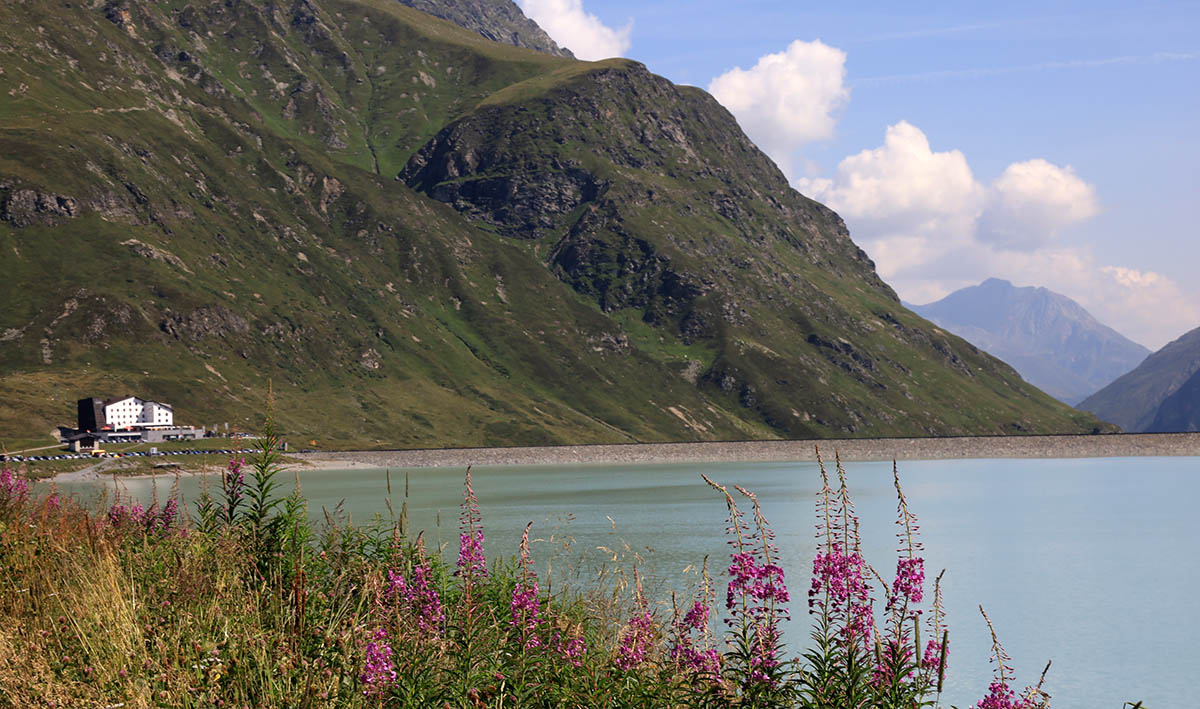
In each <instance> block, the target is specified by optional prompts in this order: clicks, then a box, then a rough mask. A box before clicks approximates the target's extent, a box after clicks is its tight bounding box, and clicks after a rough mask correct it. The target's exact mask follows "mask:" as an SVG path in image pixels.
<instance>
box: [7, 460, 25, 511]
mask: <svg viewBox="0 0 1200 709" xmlns="http://www.w3.org/2000/svg"><path fill="white" fill-rule="evenodd" d="M28 496H29V483H28V482H27V481H26V480H25V479H24V478H22V477H20V476H19V475H17V474H16V473H15V472H13V469H12V468H10V467H8V465H7V464H5V465H3V466H0V503H4V504H8V503H19V502H23V501H24V500H25V498H26V497H28Z"/></svg>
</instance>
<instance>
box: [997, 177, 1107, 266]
mask: <svg viewBox="0 0 1200 709" xmlns="http://www.w3.org/2000/svg"><path fill="white" fill-rule="evenodd" d="M1099 213H1100V202H1099V199H1098V198H1097V196H1096V189H1095V188H1094V187H1092V186H1091V185H1089V184H1088V183H1086V182H1084V181H1083V180H1081V179H1079V178H1078V177H1076V176H1075V171H1074V170H1073V169H1072V168H1071V167H1070V166H1069V165H1068V166H1067V167H1065V168H1062V167H1058V166H1057V165H1052V164H1050V163H1048V162H1046V161H1045V160H1040V159H1039V160H1028V161H1026V162H1018V163H1013V164H1012V165H1009V166H1008V168H1007V169H1005V170H1004V173H1003V174H1001V175H1000V177H998V178H996V180H995V181H994V182H992V185H991V190H990V194H989V199H988V205H987V208H986V209H985V210H984V213H983V216H982V218H981V219H980V224H979V236H980V238H981V239H984V240H986V241H990V242H992V243H995V244H997V245H999V246H1003V247H1008V248H1013V249H1025V250H1028V249H1035V248H1037V247H1038V246H1040V245H1042V244H1044V243H1047V242H1049V241H1051V240H1052V239H1054V237H1056V236H1057V235H1058V232H1059V230H1061V229H1063V228H1065V227H1068V226H1070V225H1072V224H1075V223H1076V222H1081V221H1084V220H1086V219H1090V218H1091V217H1094V216H1096V215H1097V214H1099Z"/></svg>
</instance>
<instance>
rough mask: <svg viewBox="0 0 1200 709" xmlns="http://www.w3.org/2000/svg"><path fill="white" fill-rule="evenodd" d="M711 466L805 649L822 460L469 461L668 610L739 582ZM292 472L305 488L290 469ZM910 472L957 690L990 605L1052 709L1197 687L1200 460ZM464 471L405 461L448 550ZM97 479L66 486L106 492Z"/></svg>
mask: <svg viewBox="0 0 1200 709" xmlns="http://www.w3.org/2000/svg"><path fill="white" fill-rule="evenodd" d="M845 467H846V469H847V472H848V480H849V487H850V490H851V493H852V495H853V498H854V502H855V504H856V507H857V510H858V514H859V517H860V518H861V520H862V537H863V550H864V554H865V556H866V558H867V561H868V562H869V563H871V564H872V565H873V566H874V567H875V568H876V569H878V570H879V572H880V573H882V574H883V575H884V577H885V578H887V579H888V580H889V581H890V580H891V578H892V577H893V575H894V572H895V562H896V553H895V550H896V546H897V539H896V536H895V533H896V529H897V528H896V524H895V518H896V498H895V493H894V490H893V488H892V466H891V463H849V464H847V465H846V466H845ZM701 473H705V474H707V475H708V476H709V477H711V478H713V479H715V480H716V481H718V482H721V483H724V484H726V485H730V486H732V485H733V484H738V485H742V486H744V487H746V488H748V489H749V490H751V491H752V492H755V493H756V494H757V495H758V497H759V499H760V500H761V502H762V504H763V508H764V512H765V514H766V516H767V519H768V520H769V521H770V523H771V525H772V527H773V528H774V530H775V532H776V535H777V539H776V541H777V543H778V545H779V547H780V551H781V555H782V565H783V566H784V568H785V570H786V572H787V581H788V585H789V587H790V589H791V593H792V602H791V604H790V606H791V612H792V617H793V620H792V621H791V623H790V624H789V626H788V628H787V630H786V636H785V637H786V638H787V640H788V650H789V656H791V655H794V654H799V653H800V651H801V650H802V649H803V646H804V643H805V642H806V640H807V637H808V629H809V621H808V613H807V603H806V599H807V593H806V592H807V589H808V585H809V580H810V573H811V566H812V558H813V553H814V551H815V547H816V540H815V538H814V523H815V512H814V510H815V508H814V505H815V501H816V494H817V491H818V490H819V489H820V477H819V474H818V469H817V466H816V464H814V463H734V464H731V463H723V464H686V465H629V466H609V465H577V466H533V467H486V468H484V467H480V468H474V469H473V472H472V478H473V481H474V487H475V490H476V493H477V494H478V497H479V502H480V507H481V509H482V511H483V516H484V528H485V532H486V535H487V543H486V549H487V552H488V555H489V557H493V556H495V555H512V554H514V553H515V552H516V549H517V542H518V540H519V538H520V533H521V530H522V529H523V528H524V526H525V524H526V523H528V522H531V521H532V522H533V523H534V524H533V531H532V535H531V536H532V537H533V538H536V539H538V540H539V541H537V542H536V543H535V544H534V545H533V553H534V557H535V559H536V561H537V562H538V568H539V570H540V572H541V573H543V574H545V572H546V569H547V565H548V564H549V565H550V566H551V567H552V569H553V576H554V577H555V579H557V580H556V581H555V584H561V583H563V582H564V579H565V580H567V581H568V582H570V583H572V584H573V585H577V586H578V585H586V584H588V583H592V582H593V581H592V580H593V579H594V578H595V577H596V571H595V570H596V569H597V568H599V567H600V566H601V565H605V564H607V567H608V568H609V576H608V578H609V579H610V580H614V579H617V578H619V573H622V572H623V573H625V574H626V576H628V574H629V570H630V569H631V567H632V564H633V561H634V558H633V554H634V553H635V552H636V553H637V555H638V557H640V558H641V561H640V562H639V569H640V570H641V571H642V573H643V574H644V575H645V576H646V578H647V582H648V589H649V590H650V593H651V595H652V598H656V599H657V600H658V601H661V602H664V603H665V604H666V606H667V608H666V612H667V613H668V614H669V604H670V591H671V590H672V589H676V590H678V592H679V593H681V594H684V596H685V597H686V596H687V595H690V594H691V593H692V592H693V591H692V589H694V588H695V584H696V583H697V582H698V576H697V567H698V566H699V565H700V564H701V562H702V560H703V559H704V557H705V556H706V555H708V556H709V558H710V562H709V563H710V569H711V570H712V572H713V574H714V576H715V577H716V578H717V581H718V583H719V584H720V585H719V587H718V588H719V591H718V597H719V598H722V599H723V597H724V593H723V575H722V573H723V570H724V567H725V566H727V563H726V560H727V559H728V553H729V551H728V547H727V546H726V544H725V536H724V527H725V514H726V513H725V504H724V501H723V499H722V498H721V497H720V496H719V495H718V494H717V493H715V492H714V491H712V490H711V489H709V488H708V487H707V486H706V485H705V484H704V482H703V481H702V480H701V479H700V474H701ZM283 477H286V479H287V482H288V485H287V486H285V489H286V490H290V487H291V481H292V479H293V475H292V474H291V473H286V474H284V476H283ZM390 477H391V486H392V493H391V503H392V509H393V510H394V512H395V514H396V515H399V513H400V509H401V503H402V502H403V501H404V499H405V484H406V482H405V481H406V476H405V471H404V470H403V469H393V470H391V471H390ZM900 479H901V483H902V484H903V487H904V491H905V494H906V496H907V497H908V501H909V506H910V509H911V510H912V511H913V512H914V513H915V514H916V515H917V517H918V519H919V523H920V525H921V539H922V541H923V542H924V545H925V552H924V556H925V559H926V578H927V585H926V593H927V601H926V604H925V605H926V606H928V601H929V599H930V597H931V596H932V581H933V578H934V577H935V576H936V575H937V573H938V571H939V570H941V569H943V568H945V569H946V574H945V578H944V580H943V594H944V597H945V605H946V609H947V622H948V624H949V626H950V657H949V670H948V675H947V682H946V693H945V694H944V695H943V706H947V707H948V706H950V705H951V704H954V705H957V706H959V707H963V708H964V709H965V707H967V706H974V704H975V702H977V701H978V700H979V699H980V698H981V697H982V696H983V695H984V693H985V692H986V689H987V686H988V683H989V682H990V678H991V666H990V665H989V655H990V638H989V635H988V631H987V627H986V625H985V624H984V621H983V618H982V617H981V616H980V614H979V610H978V606H979V605H980V604H982V605H983V606H984V608H985V609H986V610H987V612H988V614H989V615H990V616H991V618H992V620H993V622H994V623H995V625H996V628H997V631H998V633H999V635H1000V639H1001V641H1002V642H1003V644H1004V647H1005V649H1006V650H1007V651H1008V654H1009V655H1011V656H1012V658H1013V660H1012V664H1013V665H1014V667H1015V668H1016V671H1017V682H1016V684H1017V685H1019V687H1023V686H1024V685H1025V684H1031V683H1034V682H1036V680H1037V676H1038V674H1039V673H1040V672H1041V671H1042V668H1043V667H1044V666H1045V665H1046V662H1047V660H1053V666H1052V667H1051V669H1050V673H1049V675H1048V677H1047V682H1046V686H1045V688H1046V690H1047V691H1048V692H1049V693H1050V694H1051V695H1052V697H1053V700H1052V706H1054V707H1055V708H1056V709H1070V708H1074V707H1079V708H1098V707H1112V708H1113V709H1119V708H1120V707H1121V705H1122V702H1124V701H1137V700H1142V701H1144V702H1145V705H1146V706H1147V707H1149V708H1150V709H1168V708H1171V707H1185V706H1194V705H1195V704H1196V699H1195V696H1196V690H1195V686H1194V681H1193V679H1194V672H1195V670H1196V667H1197V666H1200V651H1198V650H1197V649H1196V644H1197V642H1200V615H1198V613H1197V610H1198V609H1200V603H1198V602H1197V598H1198V597H1200V596H1198V590H1200V515H1198V514H1197V513H1196V505H1197V501H1198V500H1200V458H1103V459H1070V460H1010V459H1006V460H943V461H905V462H903V463H901V464H900ZM215 480H216V478H210V481H215ZM300 481H301V485H302V488H303V491H304V493H305V495H306V497H307V498H308V500H309V512H310V515H311V516H312V517H313V518H314V519H315V520H322V519H324V515H323V513H322V508H324V509H326V510H333V509H334V508H335V507H337V506H338V504H339V503H341V507H342V509H343V510H344V512H345V513H347V514H348V515H350V516H351V517H352V519H353V522H354V523H355V524H362V523H367V522H370V520H371V519H372V518H373V517H374V516H375V515H380V516H382V517H383V518H384V519H388V518H389V517H390V513H389V510H388V505H387V500H388V491H387V484H386V474H385V471H384V470H353V471H308V472H302V473H300ZM172 482H173V479H171V478H165V477H164V478H158V479H157V481H153V480H150V479H136V480H125V481H122V483H121V484H122V485H123V486H124V487H125V488H126V491H127V492H128V494H130V495H133V496H135V497H139V498H142V499H149V498H150V497H151V495H152V494H153V492H152V490H153V486H154V485H155V484H157V486H158V494H159V495H160V496H162V495H164V494H166V492H167V491H168V490H169V488H170V486H171V484H172ZM462 482H463V469H459V468H454V469H441V468H439V469H414V470H411V471H409V472H408V475H407V485H408V497H407V503H408V514H409V519H410V523H411V526H412V528H413V530H414V531H415V530H417V529H424V530H426V531H425V535H426V536H425V538H426V540H427V541H428V542H429V544H430V546H437V545H438V544H439V543H444V544H445V545H446V554H447V555H452V554H455V553H457V519H458V504H459V502H460V501H461V499H462ZM216 484H217V485H219V483H216ZM100 485H101V483H91V484H76V485H71V486H60V487H61V489H63V490H64V491H69V492H78V493H80V494H82V495H93V494H95V492H96V491H97V490H98V488H99V487H100ZM103 485H104V486H106V487H109V488H111V486H112V482H111V481H109V482H106V483H103ZM200 485H201V479H200V478H198V477H188V478H183V479H182V480H181V482H180V487H181V491H182V493H183V496H184V497H185V499H186V500H188V501H194V500H195V499H196V496H197V494H198V491H199V488H200ZM731 489H732V488H731ZM747 509H749V507H748V505H747ZM564 544H569V545H570V551H569V552H566V551H565V550H564ZM599 547H604V548H605V549H609V550H612V552H613V553H614V554H615V555H616V556H617V557H618V559H617V561H616V562H612V561H611V559H612V557H611V556H610V554H609V552H606V551H603V550H601V549H599ZM618 570H619V571H618ZM877 596H878V594H877ZM878 605H879V606H882V603H879V604H878ZM1019 687H1018V688H1019Z"/></svg>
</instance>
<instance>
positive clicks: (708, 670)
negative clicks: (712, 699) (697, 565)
mask: <svg viewBox="0 0 1200 709" xmlns="http://www.w3.org/2000/svg"><path fill="white" fill-rule="evenodd" d="M707 562H708V560H707V559H705V568H704V585H703V586H702V587H701V589H700V593H699V594H698V598H697V599H696V600H695V601H693V602H692V606H691V608H688V610H687V612H686V613H684V614H683V617H682V618H680V617H679V613H678V611H676V614H675V621H674V623H673V628H672V630H673V635H674V638H673V642H672V643H671V655H670V656H671V660H672V661H673V662H674V663H675V665H676V666H677V667H679V668H680V669H682V670H684V671H686V672H691V673H693V674H698V675H706V676H709V677H716V676H717V674H718V673H719V672H720V668H721V654H720V653H719V652H717V651H716V650H715V649H713V648H712V647H711V646H710V643H709V640H710V638H709V627H708V620H709V616H710V615H712V608H711V607H710V606H709V603H711V601H712V591H711V587H710V585H709V577H708V564H707ZM693 633H696V634H697V637H693Z"/></svg>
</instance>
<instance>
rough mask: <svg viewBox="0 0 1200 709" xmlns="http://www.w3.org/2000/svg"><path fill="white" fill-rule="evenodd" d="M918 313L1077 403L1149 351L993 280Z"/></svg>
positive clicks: (1078, 310)
mask: <svg viewBox="0 0 1200 709" xmlns="http://www.w3.org/2000/svg"><path fill="white" fill-rule="evenodd" d="M909 307H910V308H911V309H912V310H913V311H914V312H916V313H918V314H920V315H922V316H924V317H926V318H928V319H929V320H931V321H933V322H935V323H937V324H938V325H940V326H942V327H944V328H946V329H947V330H950V331H951V332H953V333H955V334H956V335H959V336H960V337H963V338H965V339H966V340H968V341H969V342H971V343H973V344H975V345H976V346H978V347H980V348H982V349H984V350H986V351H987V352H989V353H991V354H993V355H995V356H997V357H999V358H1000V359H1002V360H1004V361H1005V362H1008V363H1009V364H1011V365H1012V366H1013V367H1015V368H1016V370H1017V371H1018V372H1020V373H1021V376H1022V377H1024V378H1025V381H1027V382H1029V383H1030V384H1033V385H1034V386H1036V387H1038V388H1039V389H1041V390H1042V391H1044V392H1046V393H1048V394H1050V395H1051V396H1054V397H1055V398H1057V399H1059V400H1060V401H1064V402H1066V403H1068V404H1075V403H1078V402H1079V401H1081V400H1082V399H1084V398H1085V397H1087V396H1088V395H1089V394H1092V393H1094V392H1096V391H1097V390H1099V389H1100V388H1101V387H1103V386H1104V385H1106V384H1108V383H1109V382H1111V381H1113V380H1114V379H1116V378H1117V377H1119V376H1121V375H1122V374H1124V373H1126V372H1128V371H1129V370H1131V369H1133V368H1134V367H1136V366H1137V365H1138V363H1140V362H1141V361H1142V360H1143V359H1145V358H1146V355H1148V354H1150V350H1148V349H1146V348H1145V347H1142V346H1141V345H1139V344H1137V343H1136V342H1133V341H1132V340H1129V339H1127V338H1125V337H1124V336H1122V335H1121V334H1120V333H1118V332H1117V331H1116V330H1113V329H1112V328H1110V327H1107V326H1105V325H1103V324H1101V323H1100V322H1099V321H1097V320H1096V318H1094V317H1092V316H1091V314H1090V313H1088V311H1086V310H1084V309H1083V308H1082V307H1081V306H1080V305H1079V304H1078V303H1076V302H1075V301H1073V300H1071V299H1070V298H1068V297H1067V296H1065V295H1060V294H1058V293H1055V292H1053V291H1050V290H1047V289H1045V288H1032V287H1024V288H1017V287H1014V286H1013V284H1012V283H1009V282H1008V281H1004V280H1000V279H998V278H989V279H988V280H986V281H984V282H983V283H981V284H979V285H977V286H970V287H968V288H963V289H961V290H957V291H954V292H953V293H951V294H950V295H948V296H946V297H945V298H942V299H941V300H939V301H937V302H934V303H929V304H928V305H913V306H909Z"/></svg>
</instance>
